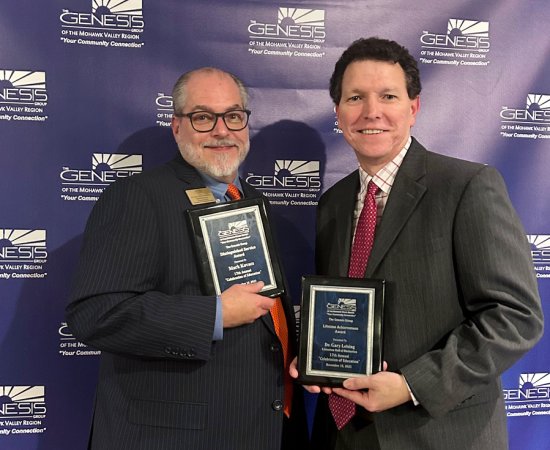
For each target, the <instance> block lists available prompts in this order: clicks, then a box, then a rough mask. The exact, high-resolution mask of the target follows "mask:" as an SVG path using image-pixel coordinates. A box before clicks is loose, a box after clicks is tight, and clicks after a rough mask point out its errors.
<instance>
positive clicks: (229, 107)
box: [67, 68, 306, 450]
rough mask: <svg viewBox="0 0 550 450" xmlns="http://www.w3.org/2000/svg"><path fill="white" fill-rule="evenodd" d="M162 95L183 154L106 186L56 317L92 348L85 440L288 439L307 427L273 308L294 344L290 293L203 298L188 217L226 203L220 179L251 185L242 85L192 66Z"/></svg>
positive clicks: (250, 290) (254, 442)
mask: <svg viewBox="0 0 550 450" xmlns="http://www.w3.org/2000/svg"><path fill="white" fill-rule="evenodd" d="M173 100H174V117H173V119H172V131H173V135H174V138H175V140H176V142H177V144H178V148H179V150H180V154H179V155H178V156H177V157H176V158H175V159H174V160H172V161H171V162H169V163H167V164H165V165H163V166H161V167H159V168H156V169H154V170H151V171H148V172H144V173H143V174H140V175H135V176H132V177H130V178H127V179H124V180H120V181H117V182H116V183H114V184H113V185H111V186H110V187H109V188H108V189H106V190H105V192H104V194H103V195H102V196H101V198H100V199H99V200H98V202H97V204H96V205H95V207H94V209H93V212H92V214H91V216H90V218H89V221H88V224H87V227H86V232H85V237H84V245H83V248H82V253H81V259H80V264H79V268H78V271H77V275H76V283H75V287H74V290H73V293H72V302H71V304H70V305H69V306H68V307H67V322H68V324H69V327H70V329H71V330H72V332H73V333H74V335H75V337H76V338H78V339H79V340H81V341H82V342H85V343H87V344H88V345H90V346H93V347H95V348H98V349H100V350H102V355H101V367H100V374H99V382H98V387H97V395H96V401H95V409H94V421H93V428H92V434H91V439H90V448H92V449H96V450H109V449H113V450H123V449H128V450H138V449H144V450H145V449H147V450H153V449H154V450H160V449H162V450H172V449H173V450H181V449H194V450H199V449H224V450H229V449H232V450H243V449H250V450H257V449H263V450H265V449H271V450H279V449H281V448H294V447H293V445H294V442H296V445H301V444H300V441H299V439H300V436H303V435H305V433H306V431H305V430H306V427H305V424H304V427H303V428H299V425H300V422H299V419H300V418H301V417H300V414H299V412H300V411H299V410H300V404H299V402H297V404H296V406H295V408H294V409H293V410H292V411H291V412H290V414H289V411H288V409H289V408H288V407H289V406H290V404H288V403H289V402H287V404H284V403H285V382H284V381H285V374H286V373H287V371H286V370H285V362H284V359H285V358H284V356H283V353H284V351H283V348H282V344H281V341H280V340H279V338H278V334H276V331H275V328H274V319H273V317H272V314H273V313H272V314H270V310H272V308H275V307H276V304H277V302H282V308H283V310H284V314H282V316H283V317H282V322H281V327H282V328H283V329H284V324H285V322H286V328H287V333H288V336H287V338H288V342H289V347H290V348H289V354H290V355H292V354H293V352H294V342H295V322H294V315H293V310H292V307H291V305H290V303H289V300H288V298H286V297H284V296H283V298H281V299H280V300H274V299H272V298H268V297H265V296H263V295H260V294H259V292H260V290H261V289H262V287H263V283H262V282H257V283H252V284H248V285H245V284H235V285H232V286H231V287H229V288H228V289H226V290H225V291H223V292H221V294H220V295H219V296H215V295H204V292H203V291H202V290H201V286H200V284H199V275H198V272H197V267H198V266H199V264H200V263H201V262H200V261H198V260H197V258H196V256H195V254H194V252H193V248H192V242H191V236H190V233H189V230H188V226H187V223H186V214H185V211H186V210H187V209H189V208H190V207H191V206H192V205H193V204H196V203H197V202H204V201H205V200H204V199H206V201H207V202H209V201H218V202H223V201H228V200H229V197H227V195H229V194H227V195H226V191H227V188H228V186H229V185H232V186H233V189H234V188H237V195H241V196H244V197H255V196H258V195H259V193H258V192H257V191H255V190H254V189H253V188H252V187H251V186H249V185H248V184H246V183H245V182H244V181H242V180H240V179H239V177H238V174H237V170H238V167H239V165H240V163H241V162H242V161H243V160H244V158H245V157H246V154H247V152H248V149H249V133H248V127H247V125H248V117H249V114H250V111H248V110H247V109H246V107H247V93H246V89H245V87H244V85H243V83H242V82H241V81H240V80H239V79H237V78H236V77H235V76H233V75H231V74H229V73H226V72H223V71H221V70H219V69H215V68H202V69H198V70H195V71H192V72H189V73H186V74H184V75H182V76H181V77H180V79H179V80H178V81H177V83H176V85H175V87H174V91H173ZM205 188H206V189H205ZM239 191H240V194H239ZM231 198H234V197H233V194H231ZM279 306H281V305H279ZM285 319H286V321H285ZM287 387H288V386H287ZM295 391H298V390H295ZM287 394H288V392H287ZM288 415H290V417H291V418H292V419H293V420H290V419H289V418H288V417H287V416H288ZM294 419H295V420H294ZM296 423H298V425H296ZM301 433H302V434H301Z"/></svg>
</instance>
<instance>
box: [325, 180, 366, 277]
mask: <svg viewBox="0 0 550 450" xmlns="http://www.w3.org/2000/svg"><path fill="white" fill-rule="evenodd" d="M358 191H359V171H358V170H356V171H355V172H353V173H352V174H351V176H350V177H349V178H348V179H347V180H346V183H345V184H344V185H343V186H342V192H341V198H340V199H339V202H338V204H337V205H336V208H334V216H333V218H334V223H335V224H338V226H336V229H335V230H334V240H335V241H336V242H335V245H336V247H335V248H337V249H338V254H339V255H340V254H341V255H342V257H338V258H331V261H332V262H333V263H334V264H337V265H338V266H337V267H336V268H334V269H336V271H337V273H338V276H341V277H347V276H348V269H349V260H350V257H351V243H352V235H353V212H354V210H355V203H356V202H357V192H358ZM329 273H333V270H330V271H329Z"/></svg>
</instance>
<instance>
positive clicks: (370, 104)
mask: <svg viewBox="0 0 550 450" xmlns="http://www.w3.org/2000/svg"><path fill="white" fill-rule="evenodd" d="M362 113H363V117H364V118H365V119H377V118H380V104H379V102H378V98H376V97H375V96H366V97H365V98H364V99H363V111H362Z"/></svg>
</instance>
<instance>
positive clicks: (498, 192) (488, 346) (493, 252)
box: [401, 167, 543, 417]
mask: <svg viewBox="0 0 550 450" xmlns="http://www.w3.org/2000/svg"><path fill="white" fill-rule="evenodd" d="M453 225H454V228H453V252H454V254H453V257H454V262H455V278H456V284H457V289H458V296H459V298H460V299H461V301H462V305H461V306H462V308H463V310H464V315H465V320H464V321H463V322H462V323H461V324H460V325H459V326H457V327H456V328H455V329H454V330H452V331H451V332H450V333H449V335H448V336H447V337H446V338H445V339H444V341H443V345H442V346H441V347H439V348H436V349H434V350H432V351H430V352H428V353H426V354H424V355H422V356H421V357H419V358H418V359H416V360H414V361H412V362H411V363H409V364H408V365H406V366H405V367H403V368H402V369H401V372H402V373H403V374H404V376H405V378H406V379H407V382H408V383H409V385H410V386H411V389H412V391H413V392H414V395H415V396H416V397H417V399H418V400H419V401H420V403H421V404H422V406H423V407H424V408H425V409H426V410H427V411H428V412H429V413H430V415H432V416H433V417H438V416H442V415H443V414H445V413H447V412H448V411H450V410H451V409H453V408H454V407H456V406H457V405H459V404H461V403H462V402H464V401H465V400H467V399H468V398H470V397H472V396H473V395H475V394H476V393H477V392H478V391H480V390H481V389H482V388H483V387H484V386H487V385H488V384H490V383H491V382H493V380H494V379H495V378H497V377H498V376H499V375H500V374H501V373H502V372H503V371H505V370H506V369H508V368H509V367H510V366H511V365H512V364H514V363H515V362H516V361H517V360H518V359H519V358H520V357H521V356H522V355H523V354H524V353H525V352H527V351H528V350H529V349H530V348H532V347H533V346H534V345H535V343H536V342H537V341H538V339H539V338H540V337H541V335H542V330H543V318H542V310H541V304H540V297H539V294H538V289H537V282H536V278H535V275H534V270H533V264H532V259H531V253H530V249H529V244H528V243H527V239H526V236H525V232H524V230H523V227H522V225H521V223H520V221H519V219H518V217H517V215H516V213H515V211H514V209H513V207H512V205H511V202H510V200H509V198H508V194H507V191H506V187H505V185H504V181H503V180H502V177H501V176H500V174H499V173H498V172H497V171H496V170H495V169H492V168H490V167H484V168H483V169H481V170H480V171H478V172H477V173H476V174H475V175H474V176H473V177H472V179H471V180H470V182H469V183H468V185H467V186H466V188H465V190H464V193H463V195H462V198H461V199H460V202H459V204H458V207H457V209H456V216H455V220H454V224H453Z"/></svg>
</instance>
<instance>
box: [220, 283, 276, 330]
mask: <svg viewBox="0 0 550 450" xmlns="http://www.w3.org/2000/svg"><path fill="white" fill-rule="evenodd" d="M263 287H264V283H263V281H259V282H257V283H250V284H234V285H233V286H231V287H230V288H228V289H226V290H225V291H223V292H222V293H221V299H222V316H223V327H224V328H232V327H238V326H239V325H244V324H245V323H252V322H254V321H255V320H256V319H257V318H259V317H261V316H263V315H264V314H267V313H268V312H269V310H270V309H271V307H272V306H273V304H274V303H275V300H274V299H272V298H269V297H265V296H263V295H259V294H258V292H260V291H261V290H262V288H263Z"/></svg>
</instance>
